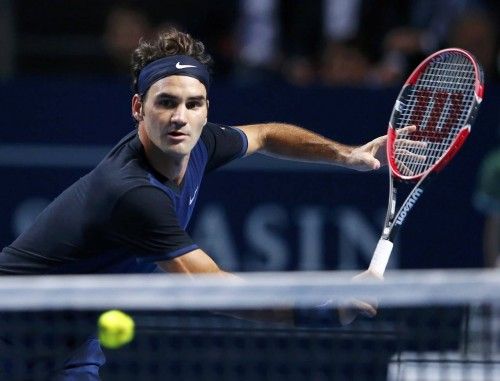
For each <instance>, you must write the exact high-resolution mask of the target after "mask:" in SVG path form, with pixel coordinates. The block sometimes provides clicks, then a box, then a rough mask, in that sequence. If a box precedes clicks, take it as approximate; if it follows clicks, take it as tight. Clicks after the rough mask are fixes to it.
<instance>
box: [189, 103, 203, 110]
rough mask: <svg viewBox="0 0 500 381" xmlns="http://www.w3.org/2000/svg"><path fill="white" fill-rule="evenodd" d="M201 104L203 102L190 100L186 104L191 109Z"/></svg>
mask: <svg viewBox="0 0 500 381" xmlns="http://www.w3.org/2000/svg"><path fill="white" fill-rule="evenodd" d="M201 106H202V102H188V103H187V104H186V107H187V108H189V109H192V108H198V107H201Z"/></svg>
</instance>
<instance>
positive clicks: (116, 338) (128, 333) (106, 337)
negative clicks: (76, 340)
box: [97, 310, 135, 349]
mask: <svg viewBox="0 0 500 381" xmlns="http://www.w3.org/2000/svg"><path fill="white" fill-rule="evenodd" d="M97 327H98V331H99V341H100V342H101V344H102V345H103V346H104V347H106V348H110V349H116V348H120V347H121V346H123V345H125V344H127V343H130V342H131V341H132V340H133V339H134V328H135V323H134V320H133V319H132V318H131V317H130V316H129V315H127V314H126V313H124V312H122V311H119V310H110V311H107V312H104V313H103V314H102V315H101V316H99V320H98V321H97Z"/></svg>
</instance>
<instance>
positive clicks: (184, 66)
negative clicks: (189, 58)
mask: <svg viewBox="0 0 500 381" xmlns="http://www.w3.org/2000/svg"><path fill="white" fill-rule="evenodd" d="M175 67H176V68H177V69H185V68H188V67H196V66H194V65H181V63H180V62H177V63H176V64H175Z"/></svg>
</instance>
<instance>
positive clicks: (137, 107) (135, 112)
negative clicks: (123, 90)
mask: <svg viewBox="0 0 500 381" xmlns="http://www.w3.org/2000/svg"><path fill="white" fill-rule="evenodd" d="M143 115H144V114H143V113H142V99H141V97H140V95H139V94H134V96H133V97H132V117H133V118H134V119H135V120H136V121H137V122H140V121H142V120H143Z"/></svg>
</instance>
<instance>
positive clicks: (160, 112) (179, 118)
mask: <svg viewBox="0 0 500 381" xmlns="http://www.w3.org/2000/svg"><path fill="white" fill-rule="evenodd" d="M211 61H212V60H211V58H210V56H209V55H208V54H207V53H206V51H205V47H204V45H203V43H201V42H200V41H197V40H195V39H193V38H192V37H191V36H190V35H188V34H186V33H182V32H179V31H177V30H175V29H169V30H167V31H166V32H164V33H162V34H160V35H159V36H158V38H157V39H156V40H154V41H141V43H140V44H139V46H138V48H137V49H136V50H135V52H134V55H133V63H132V69H133V76H134V89H135V93H136V94H135V95H134V96H133V98H132V115H133V117H134V118H135V120H136V121H137V123H138V126H139V128H140V129H142V130H143V132H144V133H145V135H146V136H147V139H148V140H149V142H150V143H152V144H153V145H154V146H156V148H158V149H159V150H161V151H162V152H163V153H166V154H169V155H172V156H178V157H182V156H186V155H188V154H189V153H190V152H191V150H192V149H193V147H194V146H195V145H196V142H197V141H198V139H199V137H200V135H201V131H202V128H203V126H204V125H205V124H206V122H207V111H208V100H207V90H208V86H209V74H208V67H207V65H209V64H210V63H211Z"/></svg>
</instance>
